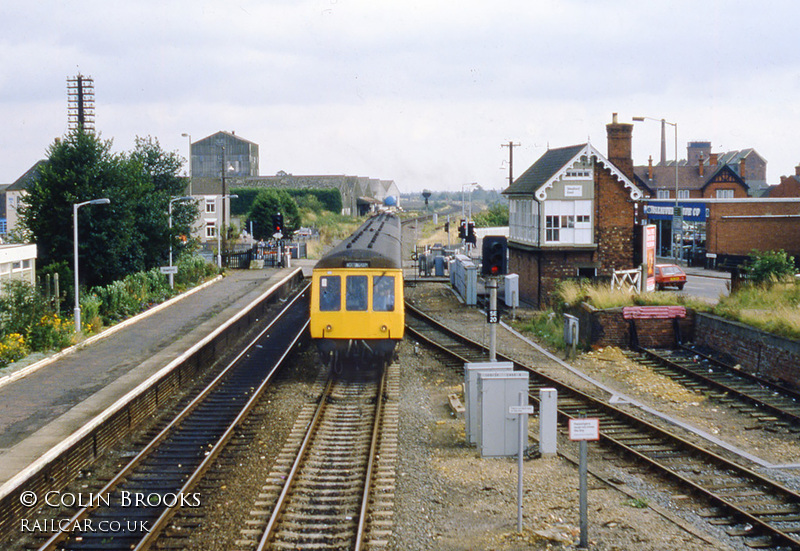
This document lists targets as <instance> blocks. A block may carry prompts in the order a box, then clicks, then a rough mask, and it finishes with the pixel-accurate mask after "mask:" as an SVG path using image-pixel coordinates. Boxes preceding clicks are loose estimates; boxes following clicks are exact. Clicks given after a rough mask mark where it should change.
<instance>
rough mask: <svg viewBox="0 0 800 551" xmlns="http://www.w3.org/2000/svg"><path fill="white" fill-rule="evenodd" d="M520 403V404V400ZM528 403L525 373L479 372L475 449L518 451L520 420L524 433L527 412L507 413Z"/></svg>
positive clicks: (484, 453)
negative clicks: (476, 447)
mask: <svg viewBox="0 0 800 551" xmlns="http://www.w3.org/2000/svg"><path fill="white" fill-rule="evenodd" d="M523 403H524V404H523ZM527 403H528V373H527V372H524V371H514V372H512V373H508V372H497V371H495V372H489V373H482V374H481V375H480V377H479V378H478V449H479V450H480V452H481V457H512V456H516V455H518V454H519V431H520V423H524V424H523V425H522V433H523V434H526V435H527V433H528V416H527V415H520V414H516V413H511V411H512V409H511V408H512V407H515V406H521V405H527Z"/></svg>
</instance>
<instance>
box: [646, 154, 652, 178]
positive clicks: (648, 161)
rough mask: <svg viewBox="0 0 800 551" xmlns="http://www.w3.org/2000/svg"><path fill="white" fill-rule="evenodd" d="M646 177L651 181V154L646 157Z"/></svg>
mask: <svg viewBox="0 0 800 551" xmlns="http://www.w3.org/2000/svg"><path fill="white" fill-rule="evenodd" d="M647 179H648V180H651V181H652V180H653V156H652V155H650V157H649V158H648V159H647Z"/></svg>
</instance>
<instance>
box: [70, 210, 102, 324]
mask: <svg viewBox="0 0 800 551" xmlns="http://www.w3.org/2000/svg"><path fill="white" fill-rule="evenodd" d="M109 203H111V199H108V198H106V197H104V198H102V199H92V200H91V201H84V202H83V203H73V204H72V235H73V237H74V245H75V247H74V251H75V269H74V272H75V334H76V335H78V334H79V333H80V332H81V300H80V287H79V286H78V209H79V208H81V207H82V206H84V205H108V204H109Z"/></svg>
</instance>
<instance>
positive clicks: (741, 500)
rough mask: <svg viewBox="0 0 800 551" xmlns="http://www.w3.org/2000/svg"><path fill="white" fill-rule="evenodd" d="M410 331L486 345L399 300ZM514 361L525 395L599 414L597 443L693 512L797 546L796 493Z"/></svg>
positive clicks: (752, 539)
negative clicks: (524, 378)
mask: <svg viewBox="0 0 800 551" xmlns="http://www.w3.org/2000/svg"><path fill="white" fill-rule="evenodd" d="M406 324H407V329H408V331H409V333H410V334H413V335H415V336H416V337H417V338H418V339H420V341H423V342H427V343H428V344H430V345H431V346H434V347H435V348H437V349H439V350H440V351H441V352H443V353H445V354H446V355H448V356H450V357H452V358H453V359H454V362H455V363H459V364H463V363H464V362H476V361H485V359H486V355H485V347H483V346H482V345H480V344H478V343H475V342H473V341H470V340H469V339H467V338H465V337H462V336H460V335H458V334H457V333H455V332H453V331H452V330H450V329H448V328H446V327H443V326H442V325H441V324H439V323H437V322H436V321H434V320H433V319H431V318H429V317H428V316H426V315H425V314H423V313H422V312H420V311H419V310H417V309H416V308H414V307H413V306H411V305H409V304H406ZM497 359H498V360H502V361H512V362H513V363H514V368H515V369H518V370H526V371H528V372H529V373H530V389H529V390H530V392H529V399H530V400H531V401H533V402H538V396H539V392H538V391H539V389H541V388H545V387H550V388H556V389H557V391H558V404H559V405H558V409H559V419H560V421H561V422H564V423H565V422H566V420H568V419H570V418H576V417H579V416H580V415H586V416H589V417H596V418H598V419H599V420H600V436H601V443H602V444H603V445H604V446H608V447H609V448H612V449H615V450H616V451H618V452H623V453H624V454H625V455H627V456H629V457H632V458H634V459H636V460H637V461H639V462H642V463H644V464H645V465H647V466H648V467H649V468H651V469H654V470H655V471H656V472H658V473H660V474H661V475H663V476H664V477H666V478H667V479H668V480H671V481H672V482H674V483H677V484H679V485H680V487H682V488H684V489H685V490H688V492H689V493H690V494H692V495H693V496H695V497H698V498H701V499H703V500H704V502H705V503H707V504H708V505H707V506H706V507H705V508H704V509H703V510H702V511H700V512H699V514H700V516H702V517H704V518H705V519H706V520H707V522H708V523H709V524H711V525H714V526H717V527H721V528H722V529H724V531H725V532H726V533H727V534H728V535H729V536H731V537H733V538H741V541H742V543H743V544H744V545H746V546H747V547H751V548H759V549H772V550H776V551H778V550H788V549H800V494H798V493H796V492H794V491H793V490H791V489H789V488H788V487H786V486H783V485H781V484H779V483H777V482H775V481H773V480H770V479H768V478H765V477H763V476H761V475H759V474H758V473H756V472H754V471H752V470H750V469H748V468H746V467H743V466H741V465H738V464H736V463H733V462H731V461H729V460H727V459H725V458H723V457H721V456H720V455H717V454H715V453H713V452H711V451H709V450H706V449H704V448H701V447H698V446H696V445H695V444H693V443H691V442H689V441H687V440H684V439H682V438H680V437H678V436H676V435H674V434H671V433H669V432H667V431H665V430H663V429H661V428H659V427H657V426H655V425H652V424H650V423H648V422H646V421H644V420H642V419H639V418H637V417H634V416H632V415H630V414H628V413H627V412H625V411H622V410H620V409H618V408H616V407H614V406H613V405H611V404H607V403H605V402H602V401H599V400H597V399H595V398H592V397H591V396H588V395H586V394H584V393H582V392H580V391H578V390H576V389H574V388H571V387H568V386H566V385H565V384H563V383H561V382H560V381H557V380H554V379H551V378H549V377H546V376H544V375H542V374H540V373H538V372H537V371H536V370H535V369H534V368H531V367H528V366H525V365H523V364H521V363H519V362H516V361H514V360H513V359H512V358H506V357H503V356H501V355H499V354H498V358H497Z"/></svg>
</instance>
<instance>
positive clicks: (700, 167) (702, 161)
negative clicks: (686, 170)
mask: <svg viewBox="0 0 800 551" xmlns="http://www.w3.org/2000/svg"><path fill="white" fill-rule="evenodd" d="M697 172H698V174H700V177H701V178H702V177H703V173H704V172H705V159H703V153H702V152H701V153H700V158H699V159H697Z"/></svg>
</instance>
